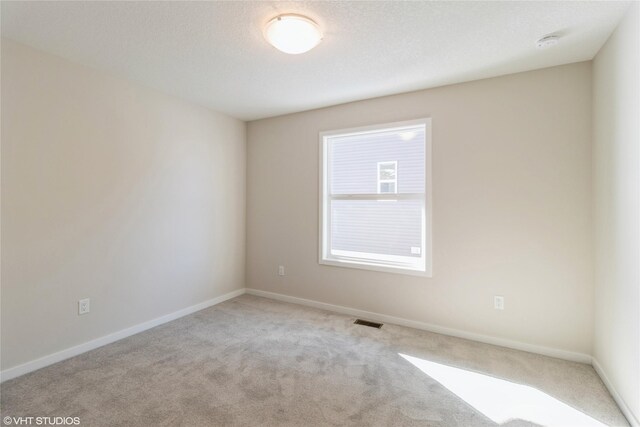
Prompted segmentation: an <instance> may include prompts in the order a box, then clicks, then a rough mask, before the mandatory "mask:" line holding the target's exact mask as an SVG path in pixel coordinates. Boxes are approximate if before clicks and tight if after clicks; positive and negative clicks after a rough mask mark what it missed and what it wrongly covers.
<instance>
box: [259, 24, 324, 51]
mask: <svg viewBox="0 0 640 427" xmlns="http://www.w3.org/2000/svg"><path fill="white" fill-rule="evenodd" d="M264 37H265V38H266V39H267V41H268V42H269V43H271V44H272V45H273V46H274V47H275V48H276V49H278V50H281V51H282V52H285V53H289V54H292V55H295V54H299V53H304V52H307V51H309V50H311V49H313V48H314V47H316V46H317V45H318V43H320V41H321V40H322V33H321V32H320V28H318V25H317V24H316V23H315V22H313V21H312V20H311V19H309V18H306V17H304V16H300V15H280V16H277V17H275V18H273V19H272V20H271V21H269V23H268V24H267V26H266V27H265V30H264Z"/></svg>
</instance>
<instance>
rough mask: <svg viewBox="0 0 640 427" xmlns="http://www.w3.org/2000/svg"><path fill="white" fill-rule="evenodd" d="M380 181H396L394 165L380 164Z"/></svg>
mask: <svg viewBox="0 0 640 427" xmlns="http://www.w3.org/2000/svg"><path fill="white" fill-rule="evenodd" d="M380 179H381V180H383V179H391V180H394V179H396V164H395V163H380Z"/></svg>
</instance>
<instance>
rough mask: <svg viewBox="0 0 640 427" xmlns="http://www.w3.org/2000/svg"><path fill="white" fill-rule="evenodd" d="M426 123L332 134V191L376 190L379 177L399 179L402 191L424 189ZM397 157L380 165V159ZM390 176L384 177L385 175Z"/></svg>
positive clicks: (333, 192) (341, 192)
mask: <svg viewBox="0 0 640 427" xmlns="http://www.w3.org/2000/svg"><path fill="white" fill-rule="evenodd" d="M424 132H425V131H424V128H423V127H422V126H417V127H412V128H404V129H402V130H401V131H380V132H375V133H366V134H360V135H347V136H335V137H330V138H328V141H327V142H328V144H329V153H330V155H329V165H328V167H329V174H330V177H331V179H330V185H331V193H332V194H367V193H370V194H375V193H378V192H379V191H378V181H379V179H397V192H398V193H423V192H424V182H425V175H424V164H425V151H424V150H425V143H424V141H425V133H424ZM390 161H397V162H398V167H397V170H396V169H395V167H394V166H393V164H389V163H387V166H388V167H384V168H383V167H382V166H383V165H381V168H380V175H381V176H378V163H380V162H390ZM383 174H385V175H388V176H390V177H389V178H383V177H382V175H383ZM394 192H395V190H394Z"/></svg>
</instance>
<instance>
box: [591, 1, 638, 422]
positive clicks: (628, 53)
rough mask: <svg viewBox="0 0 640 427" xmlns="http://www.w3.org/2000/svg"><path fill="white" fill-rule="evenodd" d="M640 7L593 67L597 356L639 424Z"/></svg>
mask: <svg viewBox="0 0 640 427" xmlns="http://www.w3.org/2000/svg"><path fill="white" fill-rule="evenodd" d="M639 9H640V7H639V5H638V3H635V4H634V5H633V6H632V7H631V9H630V11H629V12H628V14H627V16H626V17H625V19H624V20H623V21H622V23H621V24H620V26H619V27H618V29H617V30H616V31H615V32H614V34H613V35H612V36H611V38H610V39H609V41H607V43H606V44H605V46H604V47H603V48H602V50H601V51H600V52H599V53H598V55H597V56H596V58H595V60H594V62H593V101H594V102H593V125H594V132H593V136H594V147H593V153H594V154H593V157H594V174H593V175H594V181H593V182H594V208H595V209H594V212H595V214H594V224H595V245H594V246H595V260H596V264H595V265H596V275H595V279H596V281H595V283H596V294H595V307H596V310H595V334H594V356H595V358H596V360H597V361H598V363H599V364H600V366H601V367H602V370H603V371H604V373H605V375H606V376H607V378H608V380H609V381H610V382H611V384H612V385H613V387H614V388H615V390H616V391H617V392H618V393H619V394H620V397H621V398H622V400H623V401H624V402H625V403H626V405H627V406H628V408H629V409H630V410H631V411H632V412H633V414H634V415H635V418H636V419H635V422H636V425H640V421H639V420H640V172H639V171H640V131H639V120H640V107H639V102H640V86H639V85H638V76H640V60H639V58H638V56H639V51H640V42H639V40H640V30H639V28H638V21H639V20H640V12H639Z"/></svg>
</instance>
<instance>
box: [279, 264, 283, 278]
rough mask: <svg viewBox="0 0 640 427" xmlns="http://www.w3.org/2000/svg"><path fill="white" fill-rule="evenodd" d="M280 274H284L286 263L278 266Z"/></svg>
mask: <svg viewBox="0 0 640 427" xmlns="http://www.w3.org/2000/svg"><path fill="white" fill-rule="evenodd" d="M278 276H284V265H279V266H278Z"/></svg>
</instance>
